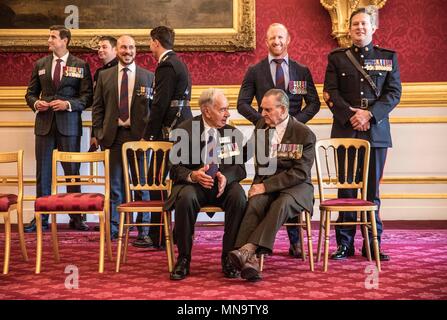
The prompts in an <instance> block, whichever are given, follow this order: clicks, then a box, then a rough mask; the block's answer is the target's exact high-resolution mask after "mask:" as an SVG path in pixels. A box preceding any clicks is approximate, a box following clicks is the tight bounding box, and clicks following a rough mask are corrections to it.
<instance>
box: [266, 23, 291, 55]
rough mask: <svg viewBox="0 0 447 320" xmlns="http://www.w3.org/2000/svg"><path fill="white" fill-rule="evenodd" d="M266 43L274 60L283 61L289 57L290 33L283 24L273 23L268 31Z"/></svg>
mask: <svg viewBox="0 0 447 320" xmlns="http://www.w3.org/2000/svg"><path fill="white" fill-rule="evenodd" d="M265 43H266V45H267V48H268V50H269V53H270V54H271V55H272V56H273V58H275V59H282V58H284V57H285V56H286V55H287V47H288V46H289V43H290V36H289V31H288V30H287V28H286V27H285V26H284V25H283V24H281V23H273V24H271V25H270V26H269V27H268V29H267V34H266V38H265Z"/></svg>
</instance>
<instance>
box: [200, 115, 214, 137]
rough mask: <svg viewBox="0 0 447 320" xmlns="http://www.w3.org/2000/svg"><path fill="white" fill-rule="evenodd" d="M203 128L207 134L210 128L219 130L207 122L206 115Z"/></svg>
mask: <svg viewBox="0 0 447 320" xmlns="http://www.w3.org/2000/svg"><path fill="white" fill-rule="evenodd" d="M203 129H204V130H203V131H204V132H205V133H206V134H208V132H209V131H210V129H214V130H215V131H217V129H216V128H214V127H211V126H210V125H209V124H208V123H207V122H206V120H205V117H203Z"/></svg>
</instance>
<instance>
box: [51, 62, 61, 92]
mask: <svg viewBox="0 0 447 320" xmlns="http://www.w3.org/2000/svg"><path fill="white" fill-rule="evenodd" d="M61 62H62V59H57V60H56V67H55V68H54V73H53V86H54V88H55V89H57V88H59V85H60V84H61Z"/></svg>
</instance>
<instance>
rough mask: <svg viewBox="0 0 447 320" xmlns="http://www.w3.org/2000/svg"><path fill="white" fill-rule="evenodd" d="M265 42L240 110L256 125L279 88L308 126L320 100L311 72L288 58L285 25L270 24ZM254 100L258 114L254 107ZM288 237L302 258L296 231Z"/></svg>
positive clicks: (291, 251) (291, 111)
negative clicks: (269, 94) (262, 56)
mask: <svg viewBox="0 0 447 320" xmlns="http://www.w3.org/2000/svg"><path fill="white" fill-rule="evenodd" d="M265 42H266V45H267V48H268V51H269V54H268V57H267V58H265V59H263V60H261V61H260V62H259V63H257V64H255V65H253V66H250V67H249V68H248V71H247V73H246V74H245V77H244V80H243V82H242V85H241V90H240V92H239V97H238V102H237V110H238V111H239V113H240V114H241V115H243V116H244V117H245V118H247V119H248V120H250V121H251V122H252V123H253V124H256V123H257V122H258V121H259V120H260V119H261V118H262V116H261V113H260V112H261V108H260V106H261V100H262V98H263V97H264V94H265V93H266V92H267V91H268V90H270V89H272V88H277V89H281V90H284V91H285V92H286V93H287V96H288V98H289V101H290V108H289V114H290V115H291V116H292V117H293V118H295V119H296V120H298V121H300V122H302V123H306V122H308V121H309V120H310V119H312V118H313V117H314V116H315V115H316V114H317V112H318V111H319V110H320V99H319V98H318V94H317V90H316V88H315V85H314V82H313V79H312V75H311V73H310V70H309V69H308V68H307V67H306V66H304V65H302V64H300V63H298V62H296V61H294V60H292V59H290V58H289V55H288V52H287V48H288V45H289V44H290V35H289V32H288V31H287V28H286V27H285V26H284V25H282V24H280V23H273V24H271V25H270V26H269V28H268V29H267V34H266V40H265ZM254 97H256V101H257V104H258V110H256V109H255V108H253V107H252V102H253V98H254ZM303 100H304V101H305V103H306V106H305V108H302V104H303ZM287 233H288V235H289V239H290V249H289V254H290V255H291V256H294V257H296V258H299V257H301V249H300V246H299V237H298V230H297V228H296V227H287Z"/></svg>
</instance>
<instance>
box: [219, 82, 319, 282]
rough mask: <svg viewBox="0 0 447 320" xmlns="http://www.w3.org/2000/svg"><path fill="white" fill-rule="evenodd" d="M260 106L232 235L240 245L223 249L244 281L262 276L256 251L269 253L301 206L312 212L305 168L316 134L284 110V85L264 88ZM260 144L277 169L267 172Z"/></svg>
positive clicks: (312, 154)
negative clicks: (243, 204) (242, 206)
mask: <svg viewBox="0 0 447 320" xmlns="http://www.w3.org/2000/svg"><path fill="white" fill-rule="evenodd" d="M261 107H262V117H263V119H261V120H259V121H258V123H257V124H256V127H255V132H254V133H253V137H252V139H254V142H253V140H252V142H251V145H255V146H256V147H255V148H256V163H255V165H256V175H255V177H254V179H253V184H252V185H251V187H250V190H248V205H247V210H246V211H245V216H244V219H243V220H242V223H241V227H240V229H239V233H238V235H237V239H236V244H235V247H236V248H239V249H238V250H233V251H231V252H230V253H229V254H228V256H229V258H230V261H231V263H232V264H233V266H234V267H235V268H237V269H238V270H240V271H241V277H242V278H243V279H246V280H248V281H257V280H260V279H261V277H260V275H259V262H258V261H257V260H258V259H257V257H256V253H261V252H262V253H271V252H272V250H273V244H274V242H275V237H276V233H277V232H278V230H279V228H280V227H281V226H282V225H283V224H284V222H286V221H287V219H290V218H296V217H297V216H298V213H299V212H301V211H303V210H306V211H308V212H312V209H313V202H314V188H313V185H312V181H311V172H310V171H311V168H312V165H313V162H314V157H315V150H314V148H315V141H316V138H315V134H314V133H313V132H312V131H311V130H310V129H309V127H307V126H306V125H304V124H302V123H301V122H299V121H297V120H296V119H295V118H293V117H292V116H290V115H289V98H288V97H287V95H286V93H285V92H284V91H283V90H279V89H271V90H269V91H267V92H266V94H265V95H264V98H263V99H262V105H261ZM271 129H275V130H271ZM269 131H270V133H269ZM272 131H273V132H272ZM267 142H268V143H267ZM264 145H266V146H268V149H267V150H268V159H276V168H270V169H269V171H270V172H267V169H268V167H269V163H262V162H261V161H260V158H261V157H260V154H262V152H261V153H260V151H259V147H260V146H264ZM262 151H263V150H262ZM264 155H265V156H267V154H263V156H264ZM275 169H276V170H275Z"/></svg>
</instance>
